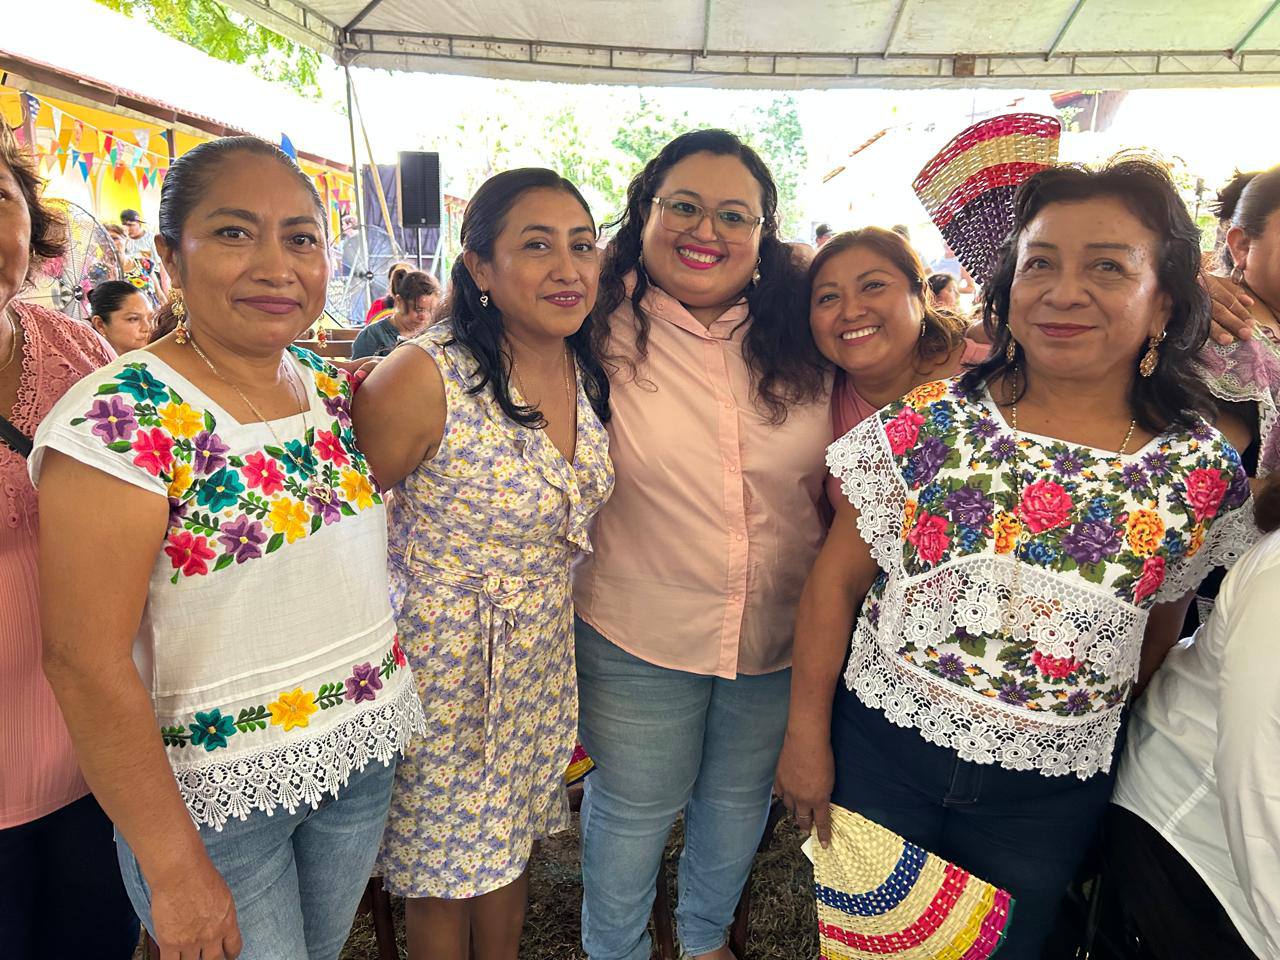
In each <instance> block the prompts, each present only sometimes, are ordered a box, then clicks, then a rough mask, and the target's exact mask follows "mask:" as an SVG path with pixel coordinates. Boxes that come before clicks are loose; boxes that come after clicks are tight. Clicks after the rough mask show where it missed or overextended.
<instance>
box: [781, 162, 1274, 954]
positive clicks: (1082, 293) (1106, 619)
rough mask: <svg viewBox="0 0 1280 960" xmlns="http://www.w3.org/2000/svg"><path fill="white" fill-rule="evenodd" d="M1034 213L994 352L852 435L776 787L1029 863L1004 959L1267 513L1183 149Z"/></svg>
mask: <svg viewBox="0 0 1280 960" xmlns="http://www.w3.org/2000/svg"><path fill="white" fill-rule="evenodd" d="M1014 213H1015V228H1014V232H1013V234H1012V236H1011V237H1010V240H1009V243H1008V245H1007V246H1006V248H1005V250H1004V252H1003V255H1002V257H1001V260H1000V263H999V264H998V266H997V268H996V270H995V273H994V276H993V277H992V280H991V282H990V284H989V285H988V296H987V304H986V316H985V321H986V326H987V333H988V335H989V336H990V338H991V341H992V343H993V344H994V346H995V350H994V351H993V353H992V356H991V357H990V358H989V359H988V360H986V361H985V362H983V363H982V364H980V365H978V366H977V367H975V368H973V369H972V370H971V371H969V372H968V373H966V374H965V375H964V376H962V377H959V378H957V379H953V380H946V381H939V382H936V383H930V384H925V385H924V386H921V387H918V388H917V389H915V390H913V391H912V392H911V393H910V394H908V395H907V397H905V398H904V399H903V400H902V401H900V402H897V403H893V404H890V405H889V406H887V407H885V408H884V409H882V410H881V411H880V412H879V413H878V414H876V415H874V416H872V417H869V418H867V419H866V420H864V421H863V422H862V423H861V424H860V425H859V426H857V427H856V428H855V429H854V430H852V431H851V432H850V433H849V434H847V435H846V436H845V437H843V438H842V439H840V440H838V441H836V443H834V444H833V445H832V446H831V448H830V449H829V450H828V453H827V461H828V465H829V466H830V468H831V471H832V473H833V475H834V476H835V477H836V478H837V479H839V480H840V481H841V485H842V486H841V489H842V492H843V494H844V496H843V497H839V498H838V501H839V502H838V503H837V504H836V518H835V521H834V524H833V526H832V529H831V532H830V533H829V535H828V538H827V541H826V544H825V545H824V547H823V550H822V553H821V554H820V555H819V558H818V560H817V563H816V564H815V566H814V569H813V571H812V573H811V574H810V577H809V580H808V583H807V584H806V586H805V592H804V596H803V598H802V600H801V604H800V613H799V618H798V621H797V625H796V654H795V666H794V676H793V682H792V697H791V715H790V719H789V723H788V729H787V734H786V741H785V744H784V747H783V752H782V758H781V760H780V762H779V768H778V785H779V787H780V788H781V791H782V793H783V794H784V797H785V800H786V802H787V804H788V806H790V807H791V808H793V809H794V810H796V811H797V814H798V815H799V816H800V817H801V818H802V819H803V818H804V817H812V818H813V820H814V822H815V824H816V827H817V831H818V835H819V838H820V839H821V840H826V839H827V838H828V837H829V822H828V805H829V803H835V804H838V805H840V806H842V807H846V808H849V809H852V810H856V811H858V812H859V813H861V814H863V815H864V816H866V817H868V818H869V819H871V820H874V821H876V822H877V823H880V824H882V825H884V826H886V827H888V828H890V829H892V830H894V831H896V832H897V833H899V834H902V835H903V836H904V837H905V838H906V839H907V840H909V841H911V842H912V843H915V844H917V845H918V846H920V847H923V848H925V849H927V850H930V851H932V852H934V853H937V854H939V855H940V856H942V857H944V858H946V859H948V860H952V861H954V862H956V863H957V864H958V865H959V866H961V867H963V868H965V869H966V870H970V871H972V872H973V873H974V874H976V875H977V876H980V877H982V878H983V879H985V880H988V881H990V882H992V883H994V884H996V885H997V886H1000V887H1003V888H1005V889H1007V890H1008V891H1009V892H1010V893H1011V894H1012V895H1013V897H1014V898H1015V901H1016V904H1017V905H1016V908H1015V910H1014V913H1013V921H1012V926H1011V928H1010V932H1009V937H1008V939H1007V941H1006V943H1005V946H1004V947H1003V949H1002V951H1001V957H1002V958H1005V957H1007V958H1008V960H1027V958H1036V957H1039V955H1040V949H1041V946H1042V944H1043V942H1044V941H1045V939H1046V937H1047V936H1048V934H1049V932H1050V930H1051V928H1052V924H1053V921H1054V917H1055V915H1056V912H1057V909H1058V906H1059V903H1060V900H1061V897H1062V893H1063V891H1064V890H1065V888H1066V885H1067V883H1068V882H1069V880H1070V878H1071V877H1072V875H1073V874H1074V872H1075V870H1076V868H1077V866H1078V864H1079V860H1080V857H1081V856H1082V855H1083V852H1084V850H1085V849H1086V848H1087V847H1088V845H1089V842H1090V840H1091V838H1092V836H1093V835H1094V833H1095V831H1096V828H1097V823H1098V820H1099V818H1100V816H1101V814H1102V812H1103V811H1104V809H1105V808H1106V804H1107V799H1108V797H1109V796H1110V794H1111V788H1112V782H1113V776H1114V774H1113V773H1112V758H1113V756H1114V753H1115V751H1116V749H1117V743H1118V740H1119V734H1120V730H1121V721H1122V717H1123V711H1124V706H1125V704H1126V702H1127V701H1128V699H1129V696H1130V694H1131V692H1132V690H1133V689H1134V685H1135V683H1139V682H1141V680H1142V679H1145V675H1146V674H1147V673H1149V671H1150V670H1151V669H1153V668H1154V666H1156V665H1157V664H1158V663H1159V661H1160V659H1161V658H1162V657H1163V656H1164V654H1165V653H1166V652H1167V650H1168V649H1169V647H1170V646H1171V645H1172V644H1173V642H1175V641H1176V639H1177V628H1178V626H1179V625H1180V624H1181V622H1182V615H1183V612H1184V611H1185V607H1186V603H1187V602H1188V601H1189V593H1190V591H1191V590H1192V589H1193V588H1194V587H1195V586H1196V584H1197V583H1198V582H1199V581H1200V580H1201V579H1202V578H1203V577H1204V576H1205V574H1206V573H1207V572H1208V571H1209V570H1211V569H1213V568H1214V567H1215V566H1217V565H1221V564H1224V563H1227V562H1229V560H1230V559H1231V558H1232V557H1233V556H1234V554H1235V553H1236V552H1237V551H1239V550H1240V549H1241V547H1242V545H1243V544H1245V543H1246V542H1247V541H1248V540H1249V539H1250V536H1251V534H1252V532H1253V527H1252V523H1251V520H1250V516H1249V511H1248V510H1247V509H1242V507H1243V506H1244V504H1245V503H1246V502H1247V500H1248V495H1249V487H1248V482H1247V479H1246V478H1245V475H1244V471H1243V470H1242V469H1241V466H1240V458H1239V456H1238V454H1237V453H1236V451H1235V450H1234V449H1233V448H1232V447H1231V446H1230V444H1229V443H1228V442H1227V440H1226V439H1225V438H1224V437H1223V435H1222V434H1221V433H1219V432H1218V430H1216V429H1215V428H1214V427H1213V426H1211V425H1210V424H1209V423H1208V422H1206V421H1205V420H1204V419H1203V417H1202V411H1208V410H1210V409H1212V408H1211V407H1210V406H1209V403H1208V399H1207V394H1206V391H1205V388H1204V386H1203V385H1202V383H1201V382H1200V381H1198V380H1197V379H1196V376H1195V370H1194V367H1193V365H1192V363H1191V358H1192V356H1193V355H1194V353H1195V351H1196V350H1198V349H1199V348H1200V346H1201V345H1202V344H1203V343H1204V341H1205V338H1206V336H1207V333H1208V324H1209V308H1208V299H1207V297H1206V295H1205V294H1204V292H1203V290H1202V288H1201V287H1200V286H1199V284H1198V282H1197V275H1198V269H1199V234H1198V231H1197V229H1196V227H1195V225H1194V224H1193V223H1192V221H1191V219H1190V217H1189V216H1188V215H1187V212H1186V208H1185V207H1184V206H1183V204H1182V201H1181V200H1180V199H1179V197H1178V195H1177V193H1176V191H1175V190H1174V188H1173V185H1172V183H1171V182H1170V180H1169V177H1168V175H1167V173H1166V172H1165V171H1164V169H1163V168H1161V167H1159V166H1157V165H1155V164H1153V163H1150V162H1147V161H1141V160H1128V161H1124V162H1120V163H1116V164H1113V165H1110V166H1108V167H1106V168H1104V169H1101V170H1098V171H1089V170H1084V169H1081V168H1073V167H1062V168H1056V169H1051V170H1046V171H1042V172H1041V173H1039V174H1036V175H1035V176H1033V177H1031V178H1030V179H1029V180H1028V181H1027V182H1026V183H1025V184H1024V185H1023V186H1022V187H1021V188H1020V189H1019V192H1018V194H1017V197H1016V199H1015V211H1014ZM859 610H860V615H859ZM855 619H856V621H857V622H856V630H855V629H854V626H855ZM851 633H852V649H851V650H850V639H849V638H850V634H851ZM846 653H848V667H847V669H846V671H845V673H844V683H838V682H837V681H838V678H839V675H840V671H841V664H842V662H843V661H844V659H845V655H846ZM833 701H834V702H833Z"/></svg>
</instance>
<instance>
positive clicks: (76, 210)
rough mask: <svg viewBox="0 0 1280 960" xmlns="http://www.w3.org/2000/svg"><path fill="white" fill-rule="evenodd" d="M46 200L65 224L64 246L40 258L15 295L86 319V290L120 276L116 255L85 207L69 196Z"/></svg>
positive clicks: (108, 238) (122, 274) (122, 272)
mask: <svg viewBox="0 0 1280 960" xmlns="http://www.w3.org/2000/svg"><path fill="white" fill-rule="evenodd" d="M46 202H47V203H48V205H49V206H50V207H52V208H53V209H54V210H55V211H56V212H57V213H58V214H60V215H61V216H62V217H63V218H64V220H65V222H66V224H67V250H66V253H64V254H63V255H62V256H60V257H55V258H53V259H52V260H46V261H44V262H43V263H42V264H41V265H40V267H39V269H37V270H36V274H35V276H34V277H33V278H32V282H31V284H30V286H28V287H27V288H26V289H24V290H23V291H22V293H21V294H20V295H19V296H20V298H21V299H22V300H26V301H28V302H31V303H37V304H39V305H40V306H43V307H48V308H50V309H51V310H57V311H60V312H61V313H65V314H66V315H67V316H68V317H72V318H74V319H76V320H88V319H89V313H90V311H89V291H90V290H92V289H93V288H94V287H95V286H97V285H98V284H100V283H102V282H103V281H106V280H119V279H121V278H122V277H123V276H124V271H123V270H122V269H121V267H120V258H119V257H118V256H116V248H115V246H114V245H113V244H112V243H111V234H109V233H108V232H107V231H106V229H105V228H104V227H103V226H102V224H100V223H99V222H98V221H97V220H95V219H94V216H93V214H91V213H90V212H89V211H88V210H86V209H84V207H81V206H79V205H78V204H75V203H72V202H71V201H69V200H59V199H51V200H48V201H46Z"/></svg>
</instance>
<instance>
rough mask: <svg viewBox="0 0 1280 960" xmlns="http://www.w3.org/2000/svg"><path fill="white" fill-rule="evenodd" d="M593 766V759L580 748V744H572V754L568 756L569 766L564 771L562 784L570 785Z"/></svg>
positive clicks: (582, 776)
mask: <svg viewBox="0 0 1280 960" xmlns="http://www.w3.org/2000/svg"><path fill="white" fill-rule="evenodd" d="M595 768H596V764H595V761H594V760H592V759H591V758H590V757H589V756H587V751H586V750H584V749H582V744H580V743H576V744H574V746H573V756H572V757H570V758H569V768H568V769H567V770H565V772H564V785H565V786H566V787H572V786H573V785H574V784H575V783H577V782H578V781H579V780H582V779H584V778H585V777H586V775H587V774H588V773H590V772H591V771H592V770H594V769H595Z"/></svg>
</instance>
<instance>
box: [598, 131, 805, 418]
mask: <svg viewBox="0 0 1280 960" xmlns="http://www.w3.org/2000/svg"><path fill="white" fill-rule="evenodd" d="M695 153H710V154H714V155H716V156H729V157H737V158H738V159H739V160H741V161H742V163H743V164H744V165H745V166H746V168H747V169H748V170H749V171H750V172H751V175H752V177H754V178H755V180H756V182H757V183H758V184H759V185H760V198H761V201H762V204H763V213H764V223H762V224H761V225H760V267H759V270H760V282H759V283H756V284H748V285H747V287H746V289H744V290H743V291H742V298H743V299H745V300H746V302H747V307H748V309H749V311H750V317H751V324H750V326H749V327H748V329H747V334H746V338H745V341H744V343H743V347H742V352H743V355H744V357H745V358H746V361H747V367H748V369H750V371H751V375H752V379H753V381H754V386H755V394H756V399H757V400H758V402H759V405H760V406H761V407H762V408H763V410H764V412H765V413H766V414H767V417H768V419H769V421H770V422H772V423H781V422H782V421H783V420H785V419H786V417H787V407H788V406H789V405H790V404H793V403H804V402H807V401H812V400H816V399H818V398H819V397H820V396H821V395H822V389H823V386H824V383H825V378H826V372H827V370H828V365H827V362H826V360H825V359H824V358H823V357H822V355H821V354H820V353H819V352H818V348H817V347H816V346H814V343H813V337H812V336H810V334H809V311H808V302H807V300H806V299H805V296H804V289H805V265H804V264H803V263H802V262H801V261H800V260H799V259H797V257H796V254H795V251H794V250H792V249H791V247H790V245H789V244H787V243H785V242H784V241H783V240H781V239H780V238H779V236H778V188H777V186H776V185H775V184H774V182H773V177H772V175H771V174H770V173H769V168H768V167H767V166H765V164H764V161H763V160H761V159H760V157H759V156H758V155H757V154H756V152H755V151H754V150H752V149H751V148H750V147H748V146H747V145H746V144H744V143H743V142H742V141H741V140H739V139H738V138H737V137H736V136H734V135H733V134H732V133H729V132H728V131H727V130H692V131H690V132H689V133H684V134H681V135H680V136H678V137H676V138H675V139H674V140H672V141H671V142H670V143H668V144H667V145H666V146H665V147H663V148H662V149H661V150H659V151H658V155H657V156H655V157H654V158H653V159H652V160H650V161H649V162H648V163H647V164H645V167H644V169H643V170H641V171H640V173H638V174H637V175H636V176H635V178H634V179H633V180H632V181H631V184H630V185H629V186H628V187H627V208H626V210H625V211H624V212H623V213H622V215H621V216H620V217H618V219H616V220H614V221H612V222H611V223H609V224H607V225H606V227H607V228H610V229H614V228H616V231H617V232H616V233H615V234H614V235H613V238H612V239H611V240H610V241H609V246H608V247H607V248H606V250H605V255H604V265H603V267H602V269H601V271H600V299H599V300H598V301H597V302H596V310H595V313H596V318H597V322H596V326H595V334H596V337H597V344H598V350H599V353H600V355H601V356H604V357H607V359H608V361H609V362H610V364H611V365H622V366H627V367H630V368H631V372H632V373H634V372H635V365H636V363H637V362H638V361H640V360H643V359H644V358H645V357H646V356H647V355H648V346H649V329H650V326H651V323H652V320H651V318H650V317H649V315H648V314H647V313H646V312H645V310H644V306H643V301H644V295H645V292H646V291H647V290H648V289H649V285H650V280H649V277H648V274H647V273H646V272H645V271H644V270H643V269H640V255H641V251H642V245H643V234H644V215H643V214H644V212H645V211H647V210H648V209H649V207H650V202H651V201H652V200H653V197H654V193H655V191H656V190H657V189H658V187H659V186H660V184H661V183H662V180H663V178H664V177H665V176H666V175H667V172H668V171H669V170H670V169H671V168H672V167H673V166H675V165H676V164H677V163H679V162H680V161H681V160H683V159H685V158H686V157H689V156H692V155H693V154H695ZM632 273H634V274H635V277H636V283H635V288H634V289H633V290H632V292H631V306H632V310H633V312H634V314H635V318H636V352H637V355H636V356H635V357H621V356H611V355H610V354H609V349H610V348H609V347H608V341H609V334H610V318H611V315H612V314H613V312H614V311H615V310H616V309H617V308H618V307H619V306H620V305H621V304H622V302H623V301H624V300H626V299H627V290H626V282H627V277H628V276H629V275H631V274H632Z"/></svg>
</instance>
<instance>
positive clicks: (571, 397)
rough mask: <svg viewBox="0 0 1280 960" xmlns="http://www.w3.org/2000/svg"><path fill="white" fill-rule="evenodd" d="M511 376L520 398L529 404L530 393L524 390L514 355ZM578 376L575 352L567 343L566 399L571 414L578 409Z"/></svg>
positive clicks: (565, 366)
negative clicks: (576, 381) (574, 359)
mask: <svg viewBox="0 0 1280 960" xmlns="http://www.w3.org/2000/svg"><path fill="white" fill-rule="evenodd" d="M511 374H512V376H513V377H515V381H516V389H518V390H519V391H520V396H521V397H523V398H524V402H525V403H528V402H529V391H528V390H526V389H525V388H524V381H523V380H521V379H520V368H519V366H517V365H516V358H515V355H514V354H513V355H512V357H511ZM576 374H577V366H576V365H575V364H574V362H573V351H572V350H571V349H570V348H569V345H568V344H567V343H566V344H565V345H564V395H565V399H566V400H567V401H568V403H569V412H570V413H572V412H573V411H574V409H575V408H576V407H577V403H575V400H576V399H577V395H578V391H577V384H575V383H574V381H575V380H577V376H576Z"/></svg>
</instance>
